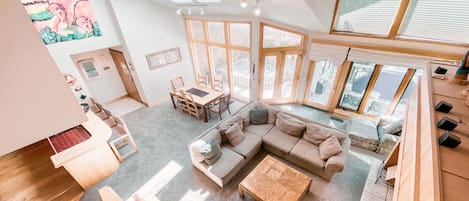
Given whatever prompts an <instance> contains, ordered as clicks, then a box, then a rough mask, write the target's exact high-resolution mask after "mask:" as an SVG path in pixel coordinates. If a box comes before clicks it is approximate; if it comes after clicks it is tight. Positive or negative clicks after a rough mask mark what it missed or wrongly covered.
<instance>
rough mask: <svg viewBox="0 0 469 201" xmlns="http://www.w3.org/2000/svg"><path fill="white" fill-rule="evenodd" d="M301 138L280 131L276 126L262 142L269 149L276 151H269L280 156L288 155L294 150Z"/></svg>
mask: <svg viewBox="0 0 469 201" xmlns="http://www.w3.org/2000/svg"><path fill="white" fill-rule="evenodd" d="M298 140H299V138H297V137H294V136H291V135H288V134H285V133H283V132H282V131H280V130H279V129H278V128H277V127H276V126H274V127H273V128H272V129H270V131H269V132H268V133H267V134H266V135H265V136H264V137H262V141H263V143H264V144H266V145H267V146H268V147H270V148H273V149H275V150H269V151H272V152H274V153H277V154H279V155H284V154H288V153H289V152H290V150H292V149H293V147H294V146H295V144H296V142H298Z"/></svg>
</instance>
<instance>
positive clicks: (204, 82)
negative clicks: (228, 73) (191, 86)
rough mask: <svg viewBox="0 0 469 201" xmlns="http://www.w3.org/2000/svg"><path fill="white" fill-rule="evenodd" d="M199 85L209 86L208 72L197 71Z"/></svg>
mask: <svg viewBox="0 0 469 201" xmlns="http://www.w3.org/2000/svg"><path fill="white" fill-rule="evenodd" d="M197 85H199V86H201V87H205V88H207V87H208V74H205V75H200V74H199V73H197Z"/></svg>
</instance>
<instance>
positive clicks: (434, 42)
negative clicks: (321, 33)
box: [330, 31, 469, 48]
mask: <svg viewBox="0 0 469 201" xmlns="http://www.w3.org/2000/svg"><path fill="white" fill-rule="evenodd" d="M330 34H331V35H338V36H349V37H360V38H375V39H382V40H394V41H408V42H417V43H424V44H436V45H446V46H451V47H464V48H469V44H467V43H457V42H454V43H452V42H444V41H438V40H425V39H418V38H405V37H400V36H399V35H397V36H396V37H395V38H388V37H387V36H386V35H376V34H367V33H354V32H348V31H334V32H332V33H330Z"/></svg>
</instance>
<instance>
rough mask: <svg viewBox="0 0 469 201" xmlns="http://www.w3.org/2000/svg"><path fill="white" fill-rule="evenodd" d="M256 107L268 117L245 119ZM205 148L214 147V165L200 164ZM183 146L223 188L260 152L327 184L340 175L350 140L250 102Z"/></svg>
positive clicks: (345, 136)
mask: <svg viewBox="0 0 469 201" xmlns="http://www.w3.org/2000/svg"><path fill="white" fill-rule="evenodd" d="M259 108H261V109H266V110H267V113H268V117H267V119H266V120H265V122H263V123H262V124H259V122H256V121H255V120H254V119H251V118H250V117H252V114H250V113H251V112H252V110H256V109H259ZM238 128H239V130H237V131H236V129H238ZM233 130H235V131H236V132H237V133H242V134H240V135H242V137H241V138H242V139H241V141H239V140H238V141H239V142H238V143H237V144H232V140H233V139H232V138H233V137H232V136H233V135H232V133H233V132H232V131H233ZM240 131H242V132H240ZM236 132H235V133H236ZM214 144H215V146H214ZM208 145H211V146H209V147H211V148H212V149H215V150H216V149H217V147H219V149H220V151H219V152H220V153H218V154H216V156H213V155H214V154H211V156H210V157H212V158H217V157H218V159H215V161H216V162H213V163H212V161H211V159H212V158H210V160H206V159H207V154H206V153H205V152H203V151H201V150H204V149H202V148H201V147H205V148H206V147H207V146H208ZM188 147H189V152H190V157H191V160H192V164H193V166H194V167H196V168H197V169H199V170H200V171H202V172H203V173H204V174H206V175H207V176H208V177H209V178H210V179H212V180H213V181H214V182H215V183H216V184H217V185H219V186H220V187H223V186H224V185H226V184H227V183H228V182H229V181H230V180H231V179H232V178H233V177H234V176H235V175H236V173H238V172H239V171H240V170H241V168H242V167H244V166H245V165H246V164H247V163H248V162H249V161H250V160H251V159H252V158H253V157H254V156H255V155H256V154H257V153H258V152H259V151H260V150H261V148H263V149H264V150H267V151H268V152H270V153H272V154H274V155H277V156H278V157H280V158H282V159H285V160H287V161H289V162H291V163H292V164H294V165H297V166H299V167H301V168H302V169H304V170H306V171H309V172H311V173H314V174H316V175H318V176H320V177H322V178H324V179H325V180H327V181H329V180H330V179H331V178H332V176H333V175H334V174H335V173H336V172H341V171H343V169H344V164H345V160H346V154H347V152H348V150H349V148H350V139H349V138H348V136H347V134H346V133H344V132H343V131H341V130H338V129H335V128H332V127H328V126H325V125H321V124H318V123H315V122H312V121H310V120H307V119H304V118H301V117H298V116H295V115H293V114H289V113H286V112H283V111H280V110H279V109H277V108H275V107H272V106H270V105H267V104H264V103H261V102H251V103H249V104H247V105H245V106H244V107H242V108H241V109H240V110H238V111H237V112H236V113H234V114H233V115H231V116H230V117H229V118H226V119H225V120H223V121H221V122H219V123H218V124H216V125H215V126H214V127H212V128H210V129H209V130H207V131H206V132H204V133H203V134H201V135H200V136H198V137H196V138H195V139H193V140H192V141H191V142H190V144H189V145H188ZM321 150H322V152H321Z"/></svg>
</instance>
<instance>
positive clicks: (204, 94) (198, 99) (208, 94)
mask: <svg viewBox="0 0 469 201" xmlns="http://www.w3.org/2000/svg"><path fill="white" fill-rule="evenodd" d="M180 90H183V91H184V92H185V93H189V94H192V98H193V99H194V103H195V104H196V105H197V106H200V107H201V108H202V109H203V110H204V116H205V122H208V114H209V106H210V104H211V103H213V102H215V101H216V100H218V99H219V98H220V97H222V96H223V94H224V93H223V92H219V91H215V90H213V89H210V88H206V87H202V86H198V85H188V86H183V87H180V88H177V89H176V90H175V91H176V92H172V91H170V92H169V96H170V97H171V101H172V102H173V107H174V109H176V102H174V96H175V95H176V94H175V93H178V91H180Z"/></svg>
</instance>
